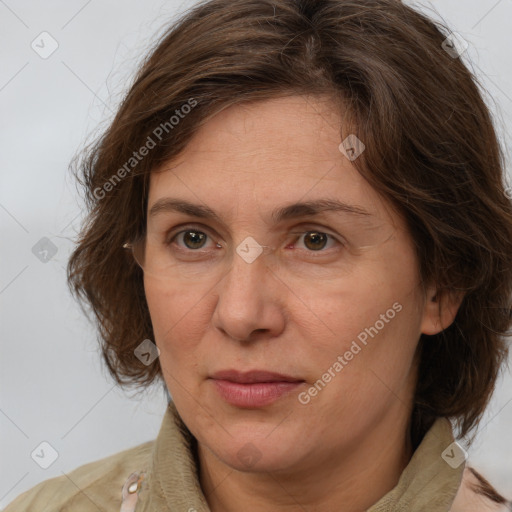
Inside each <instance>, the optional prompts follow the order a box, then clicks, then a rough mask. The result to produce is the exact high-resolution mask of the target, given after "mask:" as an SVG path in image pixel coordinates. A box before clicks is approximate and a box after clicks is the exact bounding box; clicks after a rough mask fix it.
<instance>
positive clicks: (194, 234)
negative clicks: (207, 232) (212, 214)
mask: <svg viewBox="0 0 512 512" xmlns="http://www.w3.org/2000/svg"><path fill="white" fill-rule="evenodd" d="M190 238H191V239H192V241H191V245H192V247H191V249H197V248H198V247H197V246H195V245H194V244H199V247H200V246H201V244H202V242H203V241H204V233H199V232H198V231H188V232H187V233H185V244H186V245H189V243H188V241H187V239H190Z"/></svg>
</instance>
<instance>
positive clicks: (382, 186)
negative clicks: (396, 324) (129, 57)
mask: <svg viewBox="0 0 512 512" xmlns="http://www.w3.org/2000/svg"><path fill="white" fill-rule="evenodd" d="M447 34H448V30H447V29H446V28H444V27H441V26H440V25H438V24H435V23H434V22H433V21H431V20H430V19H429V18H428V17H426V16H424V15H423V14H420V13H419V12H416V11H415V10H413V9H412V8H410V7H408V6H406V5H404V4H402V3H401V2H400V1H397V0H349V1H343V0H317V1H312V0H311V1H308V0H211V1H208V2H203V3H201V4H198V5H197V6H196V7H195V8H194V9H192V10H191V11H189V12H188V13H186V15H184V16H183V17H182V18H181V19H180V20H179V21H178V22H177V23H176V24H175V25H173V26H172V27H170V28H169V29H168V31H167V32H166V33H165V34H164V35H163V36H162V37H161V39H160V40H159V41H158V43H157V44H156V46H155V47H154V49H153V50H152V51H151V52H150V53H149V54H148V56H147V58H146V60H145V61H144V62H143V64H142V65H141V67H140V69H139V71H138V73H137V75H136V77H135V80H134V82H133V84H132V86H131V88H130V89H129V91H128V93H127V95H126V97H125V98H124V100H123V102H122V104H121V106H120V108H119V109H118V111H117V114H116V116H115V118H114V120H113V122H112V123H111V124H110V126H109V127H108V129H107V130H106V131H105V133H104V134H103V135H102V136H101V137H100V138H99V140H97V142H96V143H95V144H93V145H92V146H89V147H88V148H87V149H86V151H85V152H84V153H83V154H82V158H80V159H78V160H77V162H76V164H77V177H78V179H79V181H80V183H81V184H82V185H83V186H84V190H85V198H86V205H87V211H88V217H87V219H86V222H85V224H84V226H83V229H82V232H81V234H80V237H79V240H78V245H77V247H76V249H75V250H74V252H73V254H72V256H71V258H70V261H69V265H68V282H69V285H70V288H71V290H72V291H73V292H74V294H75V295H76V296H77V297H78V298H79V299H80V300H81V301H82V302H84V303H87V304H89V305H90V307H91V309H92V311H93V313H94V315H95V317H96V319H97V324H98V327H99V333H100V342H101V345H102V351H103V357H104V360H105V362H106V365H107V367H108V369H109V371H110V373H111V374H112V376H113V377H114V378H115V379H116V381H117V382H118V383H119V384H120V385H123V386H128V385H137V386H139V387H146V386H148V385H149V384H150V383H152V382H153V381H155V380H156V379H161V378H162V373H161V372H162V370H161V367H160V364H159V362H158V359H157V360H156V362H155V363H154V364H152V365H149V366H146V365H144V364H142V363H141V362H140V361H139V359H138V358H136V357H135V356H134V349H135V348H136V347H137V346H138V345H139V344H140V343H141V341H142V340H144V339H147V338H149V339H154V337H153V330H152V325H151V320H150V315H149V310H148V307H147V303H146V300H145V295H144V287H143V281H142V271H141V269H140V267H138V266H137V265H136V264H135V263H134V261H133V259H132V258H131V257H130V256H131V255H130V254H129V253H127V251H126V250H125V249H123V243H125V242H127V241H130V240H133V239H134V238H136V237H137V236H140V235H143V234H144V231H145V228H146V209H147V191H148V184H149V176H150V173H151V172H152V171H153V170H154V169H156V168H157V167H158V166H159V165H161V164H162V163H163V162H165V161H168V160H169V159H171V158H173V157H174V156H176V155H177V154H178V153H179V152H180V151H181V150H182V149H184V147H185V146H186V144H187V143H188V141H189V140H190V139H191V137H192V136H193V134H194V133H195V132H196V131H197V129H198V127H199V126H201V125H202V124H204V123H205V122H206V121H207V120H208V119H210V118H211V117H212V116H213V115H215V114H216V113H218V112H219V111H220V110H222V109H225V108H228V107H229V106H231V105H235V104H240V103H243V102H256V101H260V100H264V99H269V98H276V97H280V96H281V97H282V96H285V95H297V94H300V95H303V94H304V95H319V96H320V95H329V96H330V97H332V98H333V99H334V100H335V102H336V104H337V105H339V106H340V111H341V109H343V110H342V111H343V123H342V124H343V125H342V126H341V125H340V127H339V128H340V134H341V139H340V140H343V139H344V138H345V137H346V136H347V135H348V134H355V135H357V137H358V138H359V139H360V140H362V141H363V142H364V144H365V146H366V150H365V151H364V153H363V154H362V155H361V156H360V157H359V158H358V159H357V160H355V161H354V162H353V163H354V165H355V166H356V168H357V169H358V171H359V172H360V173H361V175H362V176H363V177H364V178H365V179H366V180H367V181H368V182H369V183H370V185H371V186H373V187H374V188H375V190H377V191H378V192H379V193H380V194H382V195H383V196H384V197H385V198H387V199H388V200H389V201H390V202H391V204H393V205H394V206H395V207H396V208H397V210H399V211H400V212H401V213H402V214H403V216H404V218H405V219H406V221H407V223H408V226H409V228H410V233H411V235H412V237H413V240H414V242H415V245H416V248H417V255H418V260H419V267H420V271H421V276H422V278H423V281H424V282H425V283H427V282H428V283H430V282H432V283H435V284H436V285H437V286H438V289H439V290H440V291H441V292H442V291H454V290H455V291H462V292H464V293H465V297H464V299H463V302H462V304H461V307H460V309H459V311H458V314H457V316H456V318H455V321H454V322H453V324H452V325H451V326H450V327H448V328H447V329H445V330H444V331H442V332H441V333H440V334H438V335H434V336H425V335H422V336H421V338H420V340H419V345H418V354H419V377H418V383H417V388H416V393H415V402H414V410H413V416H412V434H413V440H414V441H413V442H415V444H417V442H418V441H419V440H420V439H421V438H422V436H423V434H424V433H425V432H426V430H427V429H428V428H429V427H430V426H431V425H432V423H433V421H434V420H435V419H436V418H437V417H449V418H453V419H455V420H457V422H458V425H459V427H460V429H461V435H465V434H467V432H468V431H469V430H471V429H472V428H473V427H474V426H475V425H476V424H477V423H478V421H479V419H480V418H481V415H482V413H483V411H484V409H485V407H486V405H487V403H488V401H489V399H490V396H491V394H492V391H493V389H494V386H495V381H496V378H497V375H498V372H499V369H500V366H501V364H502V363H503V361H504V359H505V357H506V354H507V345H506V340H505V339H504V336H505V335H507V333H508V329H509V327H510V322H511V315H510V311H511V307H510V298H511V294H512V205H511V201H510V199H509V198H508V197H507V194H506V193H505V190H504V187H505V176H504V170H503V169H504V164H503V155H502V153H501V149H500V147H499V143H498V140H497V136H496V133H495V130H494V127H493V122H492V119H491V116H490V113H489V110H488V108H487V106H486V105H485V103H484V101H483V99H482V96H481V92H480V90H479V86H478V82H477V79H476V78H475V77H474V76H473V75H472V73H471V72H470V71H469V70H468V68H467V67H466V66H465V65H464V63H463V62H462V60H461V59H460V58H454V57H453V56H452V55H450V54H449V53H447V51H445V49H444V48H443V41H444V40H445V38H446V37H447ZM185 105H189V106H190V108H185ZM178 118H179V119H178ZM340 123H341V122H340ZM150 140H151V143H150ZM144 146H145V147H146V148H148V147H149V146H151V148H150V149H149V151H147V152H145V153H147V154H145V156H142V155H141V154H139V152H138V150H139V148H142V147H144ZM134 151H137V157H135V156H134ZM139 157H140V158H139ZM340 158H342V157H341V154H340ZM122 169H124V171H123V170H122Z"/></svg>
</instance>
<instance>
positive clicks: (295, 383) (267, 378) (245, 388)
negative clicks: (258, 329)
mask: <svg viewBox="0 0 512 512" xmlns="http://www.w3.org/2000/svg"><path fill="white" fill-rule="evenodd" d="M210 378H211V379H212V382H213V384H214V386H215V389H216V391H217V392H218V394H219V395H220V397H221V398H223V399H224V400H225V401H226V402H228V403H229V404H231V405H234V406H236V407H242V408H256V407H263V406H265V405H270V404H271V403H273V402H275V401H277V400H279V399H280V398H282V397H284V396H286V395H288V394H289V393H291V392H292V391H293V390H295V389H296V388H297V387H299V386H300V385H302V384H303V383H304V382H305V381H304V380H303V379H297V378H295V377H291V376H289V375H283V374H280V373H274V372H267V371H263V370H251V371H249V372H243V373H242V372H238V371H236V370H224V371H220V372H216V373H214V374H213V376H212V377H210Z"/></svg>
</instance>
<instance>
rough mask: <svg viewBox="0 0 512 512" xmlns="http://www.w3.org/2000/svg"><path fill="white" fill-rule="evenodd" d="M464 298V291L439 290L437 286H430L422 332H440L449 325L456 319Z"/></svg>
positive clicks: (429, 333) (427, 293) (428, 333)
mask: <svg viewBox="0 0 512 512" xmlns="http://www.w3.org/2000/svg"><path fill="white" fill-rule="evenodd" d="M463 299H464V293H463V292H457V291H444V292H439V291H438V290H437V289H436V288H435V287H429V288H428V289H427V291H426V298H425V309H424V311H423V320H422V323H421V332H422V334H427V335H433V334H438V333H440V332H441V331H444V330H445V329H446V328H447V327H449V326H450V325H451V324H452V323H453V321H454V320H455V316H456V315H457V311H458V310H459V307H460V305H461V303H462V300H463Z"/></svg>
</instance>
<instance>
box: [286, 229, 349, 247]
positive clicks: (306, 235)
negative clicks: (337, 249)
mask: <svg viewBox="0 0 512 512" xmlns="http://www.w3.org/2000/svg"><path fill="white" fill-rule="evenodd" d="M294 234H295V235H299V240H300V239H301V238H302V239H303V246H304V247H306V249H307V250H308V251H309V252H325V251H323V249H324V248H325V247H326V245H327V244H328V242H329V239H331V240H332V241H334V242H337V243H338V244H340V242H338V241H337V240H336V239H335V238H334V236H333V235H330V234H329V233H324V232H323V231H317V230H310V231H306V232H300V233H294Z"/></svg>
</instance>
